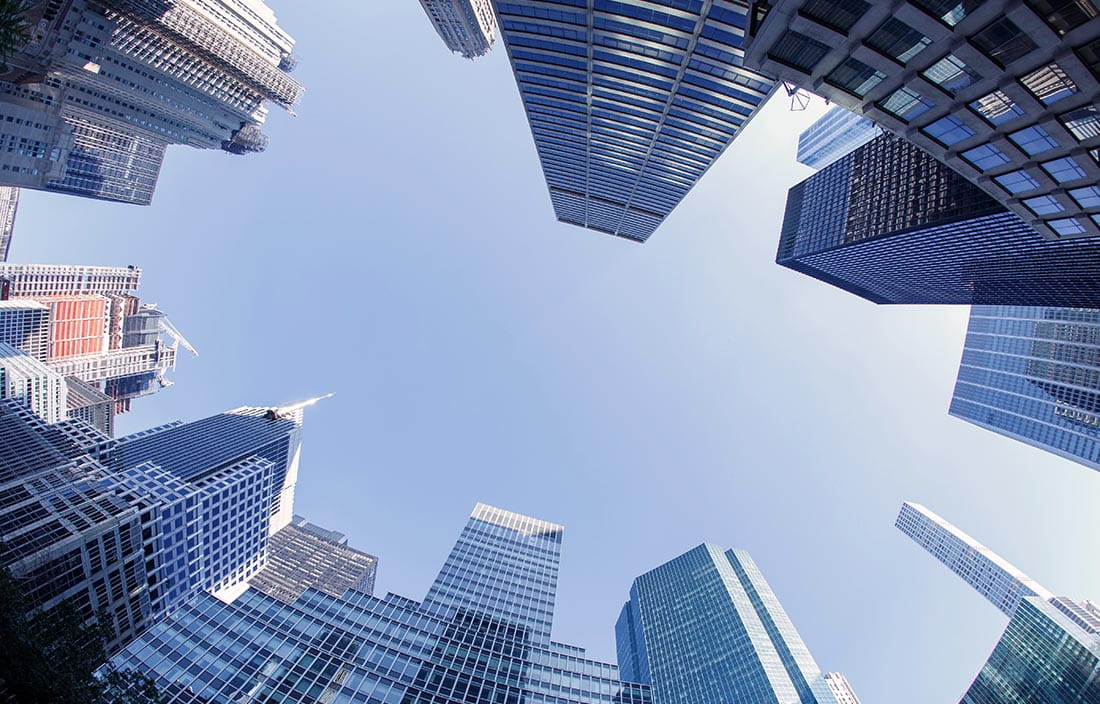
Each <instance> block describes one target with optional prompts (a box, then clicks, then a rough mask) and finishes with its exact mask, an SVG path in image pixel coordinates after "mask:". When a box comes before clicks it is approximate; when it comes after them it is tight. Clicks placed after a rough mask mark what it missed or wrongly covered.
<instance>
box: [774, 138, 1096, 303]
mask: <svg viewBox="0 0 1100 704" xmlns="http://www.w3.org/2000/svg"><path fill="white" fill-rule="evenodd" d="M776 262H777V263H779V264H780V265H782V266H785V267H787V268H789V269H793V270H795V271H799V272H802V273H804V274H806V275H808V276H812V277H814V278H816V279H818V280H820V281H823V282H825V283H828V284H832V285H833V286H837V287H840V288H842V289H844V290H846V291H848V292H850V293H854V294H856V295H857V296H861V297H863V298H866V299H868V300H870V301H873V302H875V303H977V304H1012V305H1028V306H1042V305H1051V306H1097V307H1100V240H1098V239H1095V238H1084V239H1072V240H1066V241H1057V242H1048V241H1046V240H1043V239H1042V238H1040V237H1039V236H1037V235H1036V234H1035V232H1034V231H1033V230H1032V228H1031V227H1029V226H1028V225H1027V224H1026V223H1025V222H1024V221H1023V220H1021V219H1020V218H1019V217H1017V216H1016V215H1015V214H1013V213H1010V212H1008V211H1006V210H1005V209H1004V208H1003V207H1001V206H1000V205H998V204H997V203H996V202H995V201H994V200H993V199H992V198H990V197H989V196H988V195H986V193H985V192H984V191H982V190H981V189H979V188H978V187H977V186H974V185H973V184H971V183H970V182H969V181H967V180H966V179H965V178H963V177H962V176H961V175H959V174H958V173H956V172H955V171H953V170H951V169H949V168H947V167H946V166H944V165H943V164H941V163H940V162H939V161H937V160H936V159H934V158H933V157H932V156H930V155H929V154H926V153H925V152H923V151H921V150H920V149H918V148H917V147H914V146H913V145H911V144H908V143H907V142H904V141H902V140H899V139H897V138H894V137H892V136H889V135H883V136H881V137H877V138H876V139H874V140H872V141H871V142H869V143H868V144H866V145H864V146H862V147H860V148H859V149H857V150H856V151H854V152H852V153H851V154H849V155H847V156H845V157H843V158H841V159H839V160H837V161H836V162H835V163H833V164H831V165H830V166H828V167H826V168H825V169H823V170H821V171H819V172H818V173H816V174H814V175H813V176H811V177H810V178H808V179H806V180H805V181H803V182H802V183H799V184H796V185H795V186H794V187H793V188H791V190H790V192H789V193H788V195H787V208H786V213H785V215H784V218H783V229H782V233H781V236H780V241H779V250H778V252H777V254H776Z"/></svg>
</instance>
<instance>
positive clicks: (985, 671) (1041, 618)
mask: <svg viewBox="0 0 1100 704" xmlns="http://www.w3.org/2000/svg"><path fill="white" fill-rule="evenodd" d="M1096 701H1100V631H1098V630H1097V629H1095V628H1091V627H1088V626H1085V625H1084V624H1081V623H1079V622H1077V621H1075V620H1074V619H1072V618H1070V617H1069V616H1068V615H1067V614H1066V613H1065V611H1064V610H1063V609H1059V608H1058V607H1057V606H1056V605H1054V604H1051V603H1048V602H1046V601H1043V600H1042V599H1040V598H1038V597H1027V598H1025V599H1023V600H1022V601H1021V602H1020V605H1019V608H1017V609H1016V612H1015V613H1014V614H1013V615H1012V620H1011V621H1009V623H1008V628H1006V629H1005V632H1004V635H1003V636H1001V640H1000V641H999V642H998V643H997V647H996V648H995V649H994V650H993V653H992V654H991V655H990V656H989V659H988V660H987V661H986V663H985V666H984V667H982V670H981V672H979V673H978V676H977V678H975V680H974V682H973V684H971V685H970V688H969V689H968V690H967V691H966V694H965V695H963V698H962V700H961V701H960V703H959V704H1015V703H1016V702H1042V703H1043V704H1080V703H1082V702H1096Z"/></svg>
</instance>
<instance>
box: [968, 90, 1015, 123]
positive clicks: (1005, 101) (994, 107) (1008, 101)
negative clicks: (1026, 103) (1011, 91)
mask: <svg viewBox="0 0 1100 704" xmlns="http://www.w3.org/2000/svg"><path fill="white" fill-rule="evenodd" d="M970 109H971V110H973V111H974V112H976V113H978V114H979V115H981V116H982V117H983V118H985V120H986V121H987V122H989V124H991V125H1000V124H1003V123H1005V122H1008V121H1009V120H1014V119H1016V118H1017V117H1019V116H1020V115H1023V114H1024V109H1023V108H1021V107H1020V106H1019V105H1017V104H1016V103H1015V102H1013V100H1012V98H1010V97H1008V95H1007V94H1005V93H1002V92H1001V91H999V90H996V91H993V92H992V93H990V94H989V95H987V96H985V97H984V98H978V99H977V100H975V101H974V102H972V103H970Z"/></svg>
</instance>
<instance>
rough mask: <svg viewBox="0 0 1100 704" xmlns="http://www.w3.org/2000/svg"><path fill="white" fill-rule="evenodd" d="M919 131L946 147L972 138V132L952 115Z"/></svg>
mask: <svg viewBox="0 0 1100 704" xmlns="http://www.w3.org/2000/svg"><path fill="white" fill-rule="evenodd" d="M921 131H922V132H924V133H925V134H927V135H928V136H929V137H931V138H932V139H934V140H936V141H937V142H939V143H940V144H943V145H944V146H947V147H950V146H953V145H955V144H958V143H959V142H961V141H963V140H964V139H966V138H967V137H973V136H974V130H972V129H970V128H969V127H967V126H966V125H965V124H963V122H962V120H960V119H959V118H957V117H955V116H954V115H947V116H946V117H942V118H940V119H939V120H936V121H935V122H933V123H932V124H930V125H928V126H927V127H922V128H921ZM987 146H988V145H987ZM972 151H973V150H972ZM1002 156H1003V154H1002Z"/></svg>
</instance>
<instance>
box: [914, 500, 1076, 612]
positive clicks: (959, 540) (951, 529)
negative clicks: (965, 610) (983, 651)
mask: <svg viewBox="0 0 1100 704" xmlns="http://www.w3.org/2000/svg"><path fill="white" fill-rule="evenodd" d="M894 525H895V526H897V528H898V530H900V531H901V532H902V533H904V534H905V535H907V536H909V537H910V538H912V540H913V542H915V543H916V544H917V545H919V546H921V547H922V548H924V549H925V550H927V551H928V552H929V553H930V554H931V555H932V556H933V557H935V558H936V559H937V560H939V561H940V562H942V563H943V564H944V565H945V566H946V567H947V568H948V569H950V570H951V571H952V572H954V573H955V574H957V575H959V576H960V577H962V578H963V579H964V580H966V583H967V584H969V585H970V586H972V587H974V589H975V590H977V592H978V593H979V594H981V595H982V596H983V597H985V598H986V600H987V601H989V603H991V604H993V605H994V606H996V607H997V608H998V609H1000V610H1001V611H1002V612H1003V613H1004V614H1005V615H1007V616H1012V614H1014V613H1016V608H1017V607H1018V606H1019V605H1020V601H1021V600H1022V599H1024V598H1025V597H1029V596H1039V597H1042V598H1043V599H1052V598H1054V595H1053V594H1052V593H1051V592H1050V591H1048V590H1047V589H1045V588H1044V587H1042V586H1041V585H1040V584H1039V583H1038V582H1036V581H1035V580H1033V579H1031V578H1030V577H1028V576H1027V575H1026V574H1024V573H1023V572H1021V571H1020V570H1018V569H1016V567H1014V566H1013V565H1011V564H1009V563H1008V562H1006V561H1005V560H1004V559H1003V558H1002V557H1001V556H1000V555H997V554H996V553H995V552H993V551H992V550H990V549H989V548H987V547H985V546H984V545H982V544H981V543H979V542H978V541H977V540H974V539H973V538H971V537H970V536H969V535H967V534H966V533H964V532H963V531H961V530H959V528H957V527H956V526H954V525H953V524H951V523H948V522H947V521H946V520H944V519H943V518H941V517H940V516H938V515H936V514H935V513H933V512H931V511H929V510H928V509H927V508H925V507H924V506H921V505H920V504H914V503H909V502H906V503H904V504H903V505H902V507H901V511H900V512H899V513H898V518H897V521H896V522H895V524H894Z"/></svg>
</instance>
